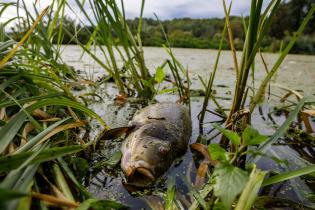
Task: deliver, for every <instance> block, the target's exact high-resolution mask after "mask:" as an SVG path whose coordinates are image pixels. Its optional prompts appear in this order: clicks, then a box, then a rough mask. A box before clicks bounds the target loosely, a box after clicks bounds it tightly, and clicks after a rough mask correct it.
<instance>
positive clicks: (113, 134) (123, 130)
mask: <svg viewBox="0 0 315 210" xmlns="http://www.w3.org/2000/svg"><path fill="white" fill-rule="evenodd" d="M135 127H136V126H135V125H131V126H126V127H119V128H113V129H110V130H107V131H105V132H104V133H103V135H102V137H101V138H99V139H102V140H110V139H117V138H119V137H121V136H122V135H124V134H127V135H128V134H129V133H130V132H131V131H132V130H133V129H134V128H135Z"/></svg>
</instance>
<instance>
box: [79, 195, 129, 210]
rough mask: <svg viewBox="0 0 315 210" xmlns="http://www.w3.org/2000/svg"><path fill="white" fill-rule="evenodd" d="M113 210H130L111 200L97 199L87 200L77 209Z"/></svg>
mask: <svg viewBox="0 0 315 210" xmlns="http://www.w3.org/2000/svg"><path fill="white" fill-rule="evenodd" d="M88 209H94V210H107V209H108V210H111V209H128V208H127V206H124V205H122V204H120V203H117V202H115V201H110V200H97V199H93V198H90V199H87V200H85V201H84V202H83V203H81V205H80V206H79V207H78V208H76V210H88Z"/></svg>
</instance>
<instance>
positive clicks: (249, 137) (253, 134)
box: [242, 126, 268, 146]
mask: <svg viewBox="0 0 315 210" xmlns="http://www.w3.org/2000/svg"><path fill="white" fill-rule="evenodd" d="M242 138H243V141H244V146H248V145H250V146H252V145H257V144H261V143H263V142H264V141H266V140H267V139H268V137H267V136H264V135H260V133H259V132H258V131H257V130H256V129H254V128H253V127H251V126H247V127H246V129H245V130H244V132H243V133H242Z"/></svg>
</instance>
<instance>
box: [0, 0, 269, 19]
mask: <svg viewBox="0 0 315 210" xmlns="http://www.w3.org/2000/svg"><path fill="white" fill-rule="evenodd" d="M0 1H2V2H16V0H15V1H14V0H0ZM38 1H39V5H37V7H38V8H39V10H40V9H42V8H44V7H46V6H47V5H49V4H50V3H51V2H52V0H38ZM88 1H89V0H86V2H88ZM229 1H230V0H227V2H229ZM269 1H270V0H265V1H264V6H266V4H267V3H268V2H269ZM25 2H26V3H27V5H28V6H29V7H31V5H32V4H33V3H34V2H35V0H25ZM68 2H69V4H70V5H72V7H73V9H74V10H75V11H77V12H76V14H74V13H73V12H71V11H69V10H67V11H66V14H67V15H68V16H70V17H72V18H83V15H82V14H80V12H78V11H79V10H78V8H77V7H76V6H75V1H74V0H68ZM118 2H120V0H118ZM250 2H251V1H250V0H234V1H233V7H232V11H231V14H232V15H248V12H249V7H250ZM119 4H120V3H119ZM124 4H125V11H126V15H127V18H134V17H137V16H138V15H139V13H140V6H141V0H124ZM87 11H89V10H88V8H87ZM154 13H156V14H157V15H158V17H159V18H160V19H163V20H165V19H172V18H182V17H191V18H211V17H223V16H224V12H223V7H222V0H146V1H145V9H144V16H145V17H153V18H154ZM14 16H16V10H15V8H13V7H12V8H9V9H7V10H6V11H5V12H4V14H3V15H2V16H1V17H0V21H4V20H5V19H8V18H12V17H14ZM83 19H84V18H83Z"/></svg>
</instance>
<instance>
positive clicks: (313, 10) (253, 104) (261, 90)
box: [250, 4, 315, 111]
mask: <svg viewBox="0 0 315 210" xmlns="http://www.w3.org/2000/svg"><path fill="white" fill-rule="evenodd" d="M314 13H315V4H314V5H313V6H312V8H311V9H310V11H309V12H308V13H307V16H306V17H305V18H304V20H303V22H302V24H301V26H300V27H299V29H298V30H297V32H296V33H294V35H293V37H292V38H291V40H290V42H289V44H288V46H287V47H286V48H285V49H284V50H283V51H282V53H281V55H280V57H279V58H278V60H277V61H276V63H275V64H274V66H273V67H272V69H271V70H270V72H269V73H268V74H267V76H266V77H265V79H264V80H263V81H262V83H261V85H260V87H259V89H258V91H257V93H256V95H255V96H254V98H253V100H252V102H251V104H250V110H251V111H253V110H254V108H255V107H256V105H257V104H258V103H259V102H260V101H261V99H262V98H263V97H264V95H265V90H266V87H267V85H268V83H269V81H270V80H271V78H272V77H273V76H274V74H275V73H276V72H277V71H278V69H279V67H280V65H281V64H282V62H283V60H284V59H285V58H286V56H287V55H288V54H289V52H290V50H291V49H292V47H293V45H294V44H295V42H296V41H297V39H298V38H299V37H300V36H301V34H302V32H303V31H304V29H305V27H306V25H307V24H308V22H309V21H310V20H311V19H312V17H313V14H314Z"/></svg>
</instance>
